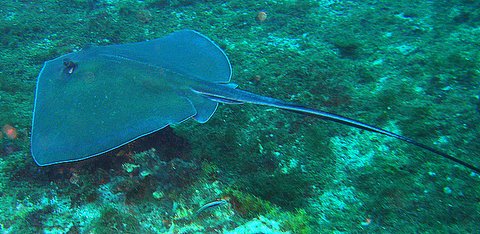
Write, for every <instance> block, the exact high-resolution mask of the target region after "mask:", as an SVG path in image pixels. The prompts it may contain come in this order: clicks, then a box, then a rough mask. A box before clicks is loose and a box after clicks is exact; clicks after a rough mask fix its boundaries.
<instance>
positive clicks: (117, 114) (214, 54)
mask: <svg viewBox="0 0 480 234" xmlns="http://www.w3.org/2000/svg"><path fill="white" fill-rule="evenodd" d="M231 76H232V67H231V65H230V62H229V60H228V58H227V56H226V54H225V53H224V52H223V51H222V49H220V48H219V47H218V46H217V45H216V44H215V43H214V42H212V41H211V40H210V39H209V38H207V37H206V36H203V35H202V34H200V33H198V32H196V31H192V30H183V31H177V32H174V33H171V34H169V35H167V36H165V37H162V38H159V39H155V40H150V41H146V42H139V43H129V44H121V45H109V46H99V47H90V48H86V49H83V50H80V51H78V52H73V53H70V54H66V55H63V56H60V57H58V58H56V59H53V60H50V61H47V62H45V64H44V66H43V68H42V70H41V72H40V74H39V76H38V80H37V88H36V95H35V106H34V111H33V121H32V136H31V153H32V156H33V159H34V160H35V162H36V163H37V164H38V165H40V166H46V165H51V164H58V163H64V162H73V161H79V160H83V159H87V158H90V157H93V156H97V155H100V154H102V153H105V152H108V151H110V150H112V149H115V148H118V147H120V146H122V145H125V144H127V143H129V142H131V141H134V140H135V139H138V138H140V137H142V136H145V135H147V134H150V133H152V132H155V131H158V130H160V129H162V128H165V127H166V126H169V125H171V124H178V123H181V122H183V121H185V120H187V119H189V118H193V119H195V120H196V121H198V122H200V123H205V122H207V121H208V120H209V119H210V117H212V115H213V113H214V112H215V110H216V109H217V107H218V104H219V103H226V104H243V103H252V104H258V105H264V106H270V107H276V108H280V109H283V110H287V111H292V112H296V113H300V114H304V115H309V116H313V117H317V118H320V119H324V120H330V121H334V122H338V123H340V124H345V125H348V126H352V127H355V128H359V129H363V130H367V131H371V132H376V133H379V134H383V135H386V136H389V137H393V138H396V139H399V140H402V141H405V142H407V143H410V144H413V145H415V146H418V147H420V148H423V149H425V150H427V151H430V152H432V153H434V154H437V155H440V156H441V157H444V158H446V159H448V160H451V161H453V162H455V163H458V164H461V165H463V166H465V167H467V168H470V169H472V170H474V171H475V172H480V169H479V168H477V167H475V166H473V165H471V164H469V163H467V162H465V161H462V160H460V159H458V158H456V157H454V156H451V155H448V154H446V153H444V152H441V151H439V150H437V149H434V148H432V147H429V146H427V145H424V144H421V143H418V142H417V141H414V140H412V139H410V138H408V137H405V136H402V135H398V134H395V133H393V132H389V131H387V130H384V129H381V128H379V127H375V126H372V125H370V124H366V123H363V122H360V121H358V120H354V119H351V118H347V117H344V116H341V115H337V114H333V113H329V112H325V111H321V110H317V109H312V108H308V107H305V106H301V105H298V104H293V103H288V102H285V101H282V100H279V99H275V98H271V97H265V96H261V95H257V94H254V93H251V92H247V91H244V90H240V89H237V85H236V84H233V83H230V78H231ZM227 143H228V142H227Z"/></svg>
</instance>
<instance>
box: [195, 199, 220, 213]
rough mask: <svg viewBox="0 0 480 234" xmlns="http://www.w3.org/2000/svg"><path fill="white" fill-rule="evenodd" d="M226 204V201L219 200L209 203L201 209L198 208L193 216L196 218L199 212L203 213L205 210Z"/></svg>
mask: <svg viewBox="0 0 480 234" xmlns="http://www.w3.org/2000/svg"><path fill="white" fill-rule="evenodd" d="M227 203H228V200H226V199H220V200H216V201H213V202H209V203H207V204H205V205H203V206H202V207H200V209H198V210H197V212H195V216H197V215H198V214H200V213H201V212H203V211H205V210H208V209H210V208H214V207H217V206H221V205H225V204H227Z"/></svg>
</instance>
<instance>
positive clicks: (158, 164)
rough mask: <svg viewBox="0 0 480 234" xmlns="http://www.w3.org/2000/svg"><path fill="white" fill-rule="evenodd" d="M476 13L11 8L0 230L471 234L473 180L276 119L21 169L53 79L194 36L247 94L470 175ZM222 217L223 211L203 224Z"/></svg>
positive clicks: (192, 129) (325, 128)
mask: <svg viewBox="0 0 480 234" xmlns="http://www.w3.org/2000/svg"><path fill="white" fill-rule="evenodd" d="M478 9H480V3H478V2H477V1H468V0H462V1H449V2H442V3H440V2H430V1H417V2H412V1H391V2H388V1H382V2H381V3H379V2H377V1H362V2H361V3H359V2H356V1H260V2H259V1H249V2H246V1H206V0H205V1H182V0H178V1H154V0H149V1H127V0H125V1H121V0H110V1H95V0H73V1H53V0H52V1H42V3H34V2H27V1H3V2H2V3H1V5H0V13H1V14H0V16H1V17H0V29H1V31H0V32H1V36H0V41H1V44H0V47H1V50H0V57H1V59H0V61H1V62H0V125H1V127H2V134H1V138H0V230H1V231H2V232H5V233H39V232H40V233H42V232H44V233H67V232H69V233H112V232H120V233H168V232H172V233H227V232H231V233H258V232H265V233H282V232H285V233H288V232H290V233H332V232H346V233H356V232H368V233H370V232H371V233H377V232H387V233H388V232H397V233H402V232H403V233H405V232H407V233H411V232H427V231H428V232H434V233H435V232H439V233H442V232H443V233H465V232H470V233H471V232H473V233H474V232H478V231H479V230H480V225H479V223H480V202H479V201H480V178H479V176H478V175H476V174H474V173H472V172H471V171H470V170H468V169H465V168H463V167H460V166H457V165H453V164H452V163H450V162H448V161H446V160H443V159H441V158H439V157H438V156H436V155H433V154H431V153H428V152H425V151H423V150H421V149H419V148H417V147H414V146H411V145H408V144H405V143H403V142H400V141H398V140H395V139H390V138H387V137H384V136H380V135H378V134H373V133H368V132H364V131H358V130H356V129H352V128H349V127H345V126H340V125H338V124H335V123H331V122H324V121H320V120H317V119H313V118H310V117H304V116H300V115H297V114H292V113H288V112H284V111H281V110H276V109H272V108H265V107H258V106H252V105H221V106H220V107H219V109H218V110H217V113H216V114H215V115H214V116H213V118H212V119H211V120H210V121H209V122H207V123H205V124H198V123H196V122H194V121H187V122H185V123H183V124H181V125H176V126H173V127H171V128H168V129H165V130H162V131H160V132H158V133H155V134H152V135H150V136H147V137H145V138H143V139H140V140H138V141H135V142H133V143H131V144H128V145H127V146H125V147H122V148H121V149H118V150H115V151H114V152H110V153H107V154H105V155H102V156H100V157H96V158H93V159H90V160H86V161H82V162H77V163H70V164H60V165H55V166H49V167H38V166H37V165H35V163H34V161H33V159H32V158H31V155H30V153H29V152H30V151H29V134H30V129H31V118H32V110H33V100H34V90H35V82H36V78H37V75H38V73H39V72H40V69H41V68H42V66H43V62H45V61H46V60H50V59H53V58H56V57H58V56H60V55H62V54H65V53H69V52H72V51H77V50H79V49H81V48H84V47H87V46H89V45H92V44H96V45H109V44H120V43H127V42H138V41H145V40H148V39H153V38H159V37H162V36H164V35H166V34H168V33H171V32H173V31H176V30H181V29H185V28H189V29H194V30H197V31H199V32H201V33H202V34H204V35H206V36H208V37H209V38H211V39H212V40H213V41H215V42H216V43H217V44H219V46H220V47H221V48H222V49H223V50H224V51H225V52H226V54H227V55H228V56H229V58H230V60H231V63H232V66H233V70H234V76H233V78H232V80H233V81H234V82H235V83H237V84H239V87H240V88H242V89H245V90H249V91H252V92H255V93H259V94H262V95H266V96H272V97H276V98H280V99H283V100H287V101H292V102H296V103H302V104H305V105H308V106H311V107H315V108H318V109H322V110H326V111H330V112H334V113H338V114H342V115H345V116H348V117H351V118H355V119H359V120H362V121H364V122H367V123H371V124H374V125H376V126H379V127H382V128H385V129H388V130H390V131H394V132H397V133H401V134H403V135H406V136H409V137H412V138H414V139H417V140H418V141H420V142H422V143H425V144H427V145H431V146H434V147H435V148H438V149H441V150H443V151H445V152H448V153H450V154H452V155H455V156H457V157H459V158H462V159H463V160H465V161H468V162H470V163H472V164H476V165H477V166H478V165H480V164H479V163H478V160H476V159H478V157H479V156H480V142H479V141H478V139H479V138H480V127H479V126H478V124H477V123H478V122H479V120H480V113H479V109H480V107H479V106H480V100H479V95H480V91H479V83H480V78H479V69H480V67H479V64H480V63H479V60H480V51H479V49H478V47H479V44H478V41H479V38H480V35H479V32H480V31H479V27H480V21H479V19H480V11H479V10H478ZM260 12H263V13H260ZM264 13H266V14H264ZM265 15H266V18H265ZM262 17H263V18H262ZM217 199H225V200H227V201H228V202H227V203H226V204H224V205H221V206H218V207H214V208H211V209H208V210H205V211H204V212H202V213H201V214H199V215H198V216H194V214H195V212H196V211H197V210H198V209H199V208H200V207H201V206H203V205H205V204H207V203H209V202H212V201H214V200H217Z"/></svg>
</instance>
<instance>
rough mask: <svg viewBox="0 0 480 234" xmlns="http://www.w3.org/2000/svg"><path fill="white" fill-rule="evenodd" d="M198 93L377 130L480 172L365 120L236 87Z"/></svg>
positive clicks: (227, 101) (223, 99)
mask: <svg viewBox="0 0 480 234" xmlns="http://www.w3.org/2000/svg"><path fill="white" fill-rule="evenodd" d="M193 91H195V92H196V93H198V94H200V95H203V96H205V97H207V98H209V99H211V100H213V101H216V102H222V103H227V104H242V103H252V104H258V105H264V106H271V107H276V108H280V109H283V110H287V111H291V112H296V113H299V114H303V115H309V116H313V117H316V118H320V119H324V120H330V121H334V122H337V123H340V124H344V125H348V126H351V127H355V128H359V129H363V130H367V131H370V132H376V133H380V134H382V135H386V136H390V137H393V138H396V139H399V140H402V141H405V142H407V143H410V144H412V145H416V146H418V147H420V148H422V149H425V150H428V151H430V152H432V153H434V154H437V155H440V156H441V157H443V158H446V159H448V160H450V161H452V162H455V163H458V164H460V165H462V166H464V167H467V168H469V169H471V170H473V171H474V172H476V173H477V174H480V168H478V167H476V166H474V165H472V164H470V163H467V162H465V161H463V160H461V159H459V158H456V157H454V156H452V155H449V154H447V153H444V152H442V151H440V150H437V149H434V148H432V147H430V146H427V145H424V144H421V143H418V142H417V141H414V140H413V139H411V138H408V137H405V136H402V135H398V134H395V133H393V132H389V131H387V130H384V129H381V128H379V127H375V126H373V125H370V124H366V123H363V122H360V121H358V120H354V119H350V118H347V117H344V116H341V115H337V114H333V113H329V112H325V111H321V110H316V109H312V108H308V107H304V106H300V105H296V104H292V103H288V102H284V101H282V100H279V99H275V98H271V97H265V96H261V95H258V94H254V93H250V92H247V91H244V90H240V89H234V88H227V89H226V88H222V89H218V88H217V89H215V88H214V89H210V90H208V91H202V90H193Z"/></svg>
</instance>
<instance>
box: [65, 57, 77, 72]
mask: <svg viewBox="0 0 480 234" xmlns="http://www.w3.org/2000/svg"><path fill="white" fill-rule="evenodd" d="M63 66H65V70H64V71H65V72H66V73H67V74H72V73H73V72H74V71H75V69H77V64H76V63H74V62H73V61H72V60H70V59H68V58H66V59H64V60H63Z"/></svg>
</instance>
